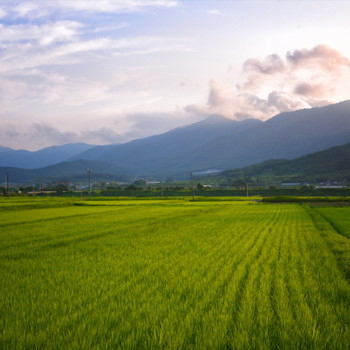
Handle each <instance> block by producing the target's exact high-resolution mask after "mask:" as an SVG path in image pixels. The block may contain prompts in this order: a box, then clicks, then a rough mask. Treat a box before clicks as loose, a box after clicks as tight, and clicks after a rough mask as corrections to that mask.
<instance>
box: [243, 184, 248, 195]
mask: <svg viewBox="0 0 350 350" xmlns="http://www.w3.org/2000/svg"><path fill="white" fill-rule="evenodd" d="M244 184H245V188H246V189H247V197H249V196H248V183H247V182H244Z"/></svg>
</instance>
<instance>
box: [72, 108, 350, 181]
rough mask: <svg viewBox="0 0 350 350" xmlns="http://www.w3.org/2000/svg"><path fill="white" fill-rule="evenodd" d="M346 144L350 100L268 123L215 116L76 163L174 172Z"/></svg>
mask: <svg viewBox="0 0 350 350" xmlns="http://www.w3.org/2000/svg"><path fill="white" fill-rule="evenodd" d="M347 142H350V101H344V102H340V103H337V104H333V105H328V106H325V107H320V108H311V109H302V110H298V111H293V112H284V113H280V114H278V115H276V116H275V117H273V118H271V119H269V120H267V121H265V122H261V121H260V120H256V119H246V120H243V121H240V122H239V121H234V120H229V119H226V118H224V117H222V116H218V115H213V116H210V117H209V118H207V119H206V120H204V121H201V122H198V123H195V124H192V125H189V126H185V127H182V128H177V129H174V130H171V131H169V132H167V133H164V134H161V135H156V136H151V137H148V138H144V139H139V140H134V141H130V142H128V143H125V144H120V145H116V146H114V147H111V148H109V149H106V150H105V152H100V153H99V155H98V158H97V157H96V156H94V155H93V151H94V148H93V149H91V150H87V151H85V152H83V153H81V154H78V155H75V156H74V157H73V158H71V159H72V160H73V159H79V158H83V159H89V160H96V159H98V160H101V161H106V162H110V163H114V164H118V165H119V166H120V167H121V168H123V169H125V170H126V171H127V173H128V174H132V175H136V174H157V173H158V174H159V173H163V174H171V173H181V172H183V173H185V172H189V171H205V170H208V169H220V170H224V169H228V168H237V167H243V166H247V165H251V164H256V163H260V162H262V161H264V160H267V159H271V158H276V159H293V158H296V157H300V156H302V155H305V154H308V153H313V152H317V151H320V150H324V149H327V148H329V147H333V146H338V145H343V144H345V143H347ZM104 147H106V146H104ZM102 150H103V146H102V148H99V151H102Z"/></svg>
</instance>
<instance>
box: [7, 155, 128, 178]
mask: <svg viewBox="0 0 350 350" xmlns="http://www.w3.org/2000/svg"><path fill="white" fill-rule="evenodd" d="M87 168H92V169H95V170H94V171H93V173H92V175H91V178H92V179H95V180H99V181H100V180H116V181H120V182H128V181H130V178H129V176H127V175H124V171H122V170H121V169H119V168H118V166H117V165H115V164H111V163H106V162H99V161H91V160H82V159H79V160H74V161H71V162H61V163H58V164H54V165H49V166H47V167H43V168H38V169H22V168H16V167H0V175H2V178H3V179H4V177H5V176H6V173H7V172H9V173H10V182H15V183H25V182H29V181H34V182H35V181H38V180H39V179H44V180H50V181H61V180H67V181H84V182H86V181H87V178H88V176H87V172H86V169H87Z"/></svg>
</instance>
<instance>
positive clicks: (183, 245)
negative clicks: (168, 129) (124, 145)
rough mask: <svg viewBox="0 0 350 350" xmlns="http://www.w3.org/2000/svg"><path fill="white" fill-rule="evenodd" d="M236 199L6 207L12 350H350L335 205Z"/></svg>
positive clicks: (1, 280)
mask: <svg viewBox="0 0 350 350" xmlns="http://www.w3.org/2000/svg"><path fill="white" fill-rule="evenodd" d="M234 199H235V200H230V198H227V197H226V198H217V199H214V198H201V200H199V201H197V202H191V201H190V200H189V198H187V197H182V198H174V197H173V198H168V199H167V200H161V199H157V198H150V199H147V200H146V198H145V199H142V198H127V199H119V200H109V198H96V199H94V200H87V201H80V200H78V199H74V198H72V199H66V198H55V199H51V198H50V199H43V198H37V199H30V198H11V199H10V200H6V199H2V200H0V215H1V221H0V348H3V349H15V348H16V349H64V348H67V349H347V348H348V347H349V345H348V339H349V337H350V298H349V295H350V284H349V278H350V274H349V271H350V270H349V266H350V263H349V262H350V261H349V257H350V241H349V239H348V238H346V237H344V236H345V234H344V236H342V235H340V234H339V233H337V232H336V230H334V228H333V227H332V226H331V225H330V223H329V222H328V221H326V220H325V219H324V217H323V214H322V215H320V214H319V212H321V211H322V210H328V209H320V210H318V209H313V208H310V207H308V206H305V205H297V204H288V205H283V204H271V205H270V204H268V203H256V202H254V201H249V200H247V199H246V198H234ZM45 205H46V206H47V207H44V206H45ZM49 206H51V207H49ZM60 206H61V207H60ZM11 208H12V209H11ZM15 208H16V209H15ZM335 210H337V211H338V210H340V212H339V213H341V210H343V209H342V208H336V209H335ZM344 210H348V209H347V208H346V209H344ZM347 212H349V211H347ZM329 215H330V217H331V216H332V217H333V220H334V222H336V221H337V222H338V221H339V220H340V221H341V220H342V218H343V217H344V218H345V214H344V216H342V215H338V214H337V215H338V216H337V215H334V214H329ZM340 221H339V222H340ZM344 222H345V221H344ZM344 225H346V224H344Z"/></svg>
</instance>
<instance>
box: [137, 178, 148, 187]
mask: <svg viewBox="0 0 350 350" xmlns="http://www.w3.org/2000/svg"><path fill="white" fill-rule="evenodd" d="M134 185H136V186H144V185H146V180H145V179H139V180H135V181H134Z"/></svg>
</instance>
